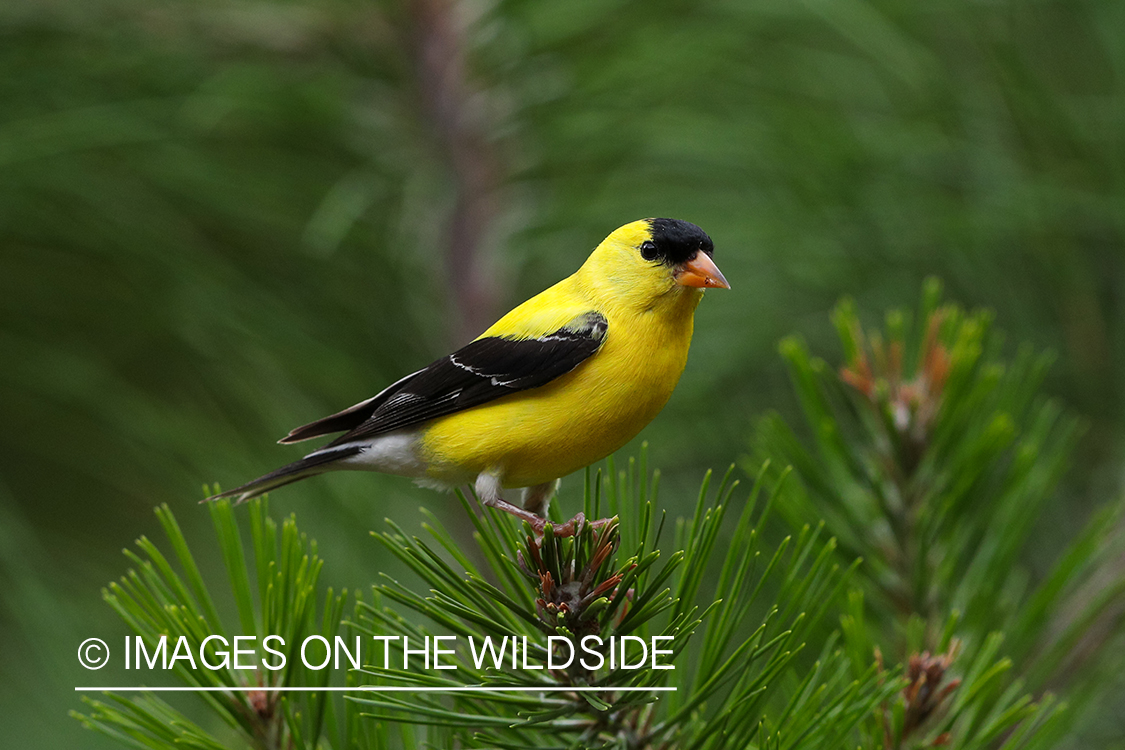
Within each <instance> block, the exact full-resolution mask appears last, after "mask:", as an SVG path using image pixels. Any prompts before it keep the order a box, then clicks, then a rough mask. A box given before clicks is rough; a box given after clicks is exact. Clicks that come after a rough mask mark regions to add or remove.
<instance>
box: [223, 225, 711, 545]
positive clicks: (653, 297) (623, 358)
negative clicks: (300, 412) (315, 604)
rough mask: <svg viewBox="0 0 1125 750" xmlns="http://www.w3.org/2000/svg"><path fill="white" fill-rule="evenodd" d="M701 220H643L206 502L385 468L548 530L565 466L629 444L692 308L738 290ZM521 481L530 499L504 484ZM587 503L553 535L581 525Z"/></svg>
mask: <svg viewBox="0 0 1125 750" xmlns="http://www.w3.org/2000/svg"><path fill="white" fill-rule="evenodd" d="M713 255H714V243H713V242H712V240H711V238H710V237H709V236H708V235H707V233H706V232H704V231H703V230H702V229H700V228H699V227H698V226H696V225H695V224H692V223H690V222H687V221H681V220H678V219H666V218H653V219H642V220H639V221H634V222H631V223H629V224H626V225H624V226H622V227H620V228H618V229H616V230H615V231H613V232H612V233H611V234H610V235H609V236H608V237H606V238H605V240H603V241H602V242H601V243H600V244H599V245H598V246H597V247H596V248H595V249H594V251H593V252H592V253H591V254H590V255H589V257H588V258H587V259H586V261H585V262H584V263H583V264H582V266H581V267H580V268H579V269H578V271H576V272H575V273H574V274H572V275H571V276H569V277H567V278H565V279H563V280H562V281H560V282H558V283H557V284H555V285H554V286H552V287H550V288H548V289H546V290H545V291H543V292H541V293H539V294H537V295H536V296H534V297H532V298H531V299H529V300H527V301H526V302H524V303H523V304H521V305H519V306H517V307H516V308H514V309H513V310H512V311H511V312H509V313H508V314H506V315H504V316H503V317H502V318H500V320H498V321H497V322H496V323H495V324H494V325H492V326H491V327H490V328H489V329H488V330H486V331H485V332H484V333H482V334H481V335H480V336H479V337H478V338H476V339H475V340H473V341H471V342H470V343H468V344H467V345H465V346H464V347H462V348H460V349H458V350H457V351H455V352H453V353H452V354H450V355H448V356H446V357H442V358H441V359H438V360H436V361H434V362H432V363H431V364H429V365H427V366H426V367H423V368H422V369H420V370H418V371H417V372H413V373H411V374H409V375H407V376H406V377H404V378H402V379H400V380H398V381H396V382H394V383H392V384H391V385H389V386H388V387H386V388H384V389H383V390H382V391H380V392H379V393H377V394H376V395H374V396H372V397H371V398H369V399H367V400H366V401H361V402H360V403H358V404H356V405H354V406H351V407H349V408H347V409H344V410H343V411H340V412H337V413H336V414H332V415H330V416H327V417H324V418H322V419H318V420H316V421H315V422H311V423H309V424H306V425H304V426H302V427H298V428H296V429H294V430H292V431H291V432H290V433H289V434H288V435H286V436H285V437H283V438H282V439H281V440H279V441H278V442H279V443H282V444H289V443H296V442H300V441H303V440H309V439H311V438H318V437H324V436H328V435H336V434H337V433H342V434H339V436H338V437H336V438H335V439H333V440H332V441H331V442H329V443H327V444H326V445H324V446H323V447H322V448H319V449H317V450H314V451H312V452H311V453H309V454H308V455H306V456H305V457H304V458H301V459H300V460H298V461H294V462H293V463H290V464H288V465H286V466H283V467H281V468H280V469H277V470H275V471H271V472H270V473H268V474H265V475H264V476H261V477H258V478H257V479H254V480H253V481H250V482H247V483H246V484H243V485H241V486H239V487H235V488H234V489H232V490H227V491H226V492H222V493H219V494H217V495H214V496H213V497H211V498H208V499H209V500H213V499H218V498H235V501H236V502H243V501H246V500H249V499H250V498H253V497H256V496H258V495H261V494H263V493H265V492H268V491H271V490H275V489H277V488H279V487H282V486H284V485H288V484H291V483H293V482H296V481H298V480H301V479H305V478H307V477H310V476H314V475H317V474H322V473H325V472H329V471H337V470H366V471H377V472H382V473H385V474H393V475H399V476H405V477H410V478H413V479H414V480H415V481H416V482H418V483H419V484H421V485H423V486H427V487H431V488H434V489H440V490H451V489H453V488H455V487H458V486H463V485H471V486H473V488H474V489H475V491H476V494H477V497H478V498H479V499H480V501H481V502H483V503H484V504H485V505H487V506H491V507H494V508H497V509H500V510H503V511H506V512H508V513H511V514H512V515H514V516H516V517H517V518H521V519H523V520H525V521H527V522H528V523H530V524H531V526H532V527H533V528H534V529H535V531H536V532H537V533H540V534H542V533H543V529H544V527H545V524H546V521H545V518H546V515H547V507H548V503H549V501H550V499H551V497H552V495H553V494H554V493H555V491H556V489H557V486H558V481H559V479H560V478H561V477H563V476H565V475H567V474H570V473H572V472H574V471H578V470H579V469H582V468H584V467H586V466H589V465H590V464H593V463H596V462H598V461H600V460H602V459H603V458H605V457H606V456H608V455H610V454H611V453H613V452H614V451H616V450H618V449H619V448H621V447H623V446H624V445H625V444H626V443H627V442H629V440H631V439H632V438H633V437H634V436H636V435H637V433H639V432H640V431H641V430H642V429H643V428H644V427H645V426H646V425H647V424H648V423H649V422H651V421H652V420H653V418H655V417H656V415H657V414H658V413H659V412H660V411H661V409H663V407H664V405H665V404H666V403H667V401H668V399H669V398H670V397H671V395H672V391H673V389H674V388H675V387H676V384H677V382H678V381H679V379H680V375H681V374H682V373H683V370H684V367H685V365H686V363H687V357H688V348H689V346H690V344H691V338H692V330H693V325H694V314H695V309H696V306H697V305H698V304H699V302H700V300H701V299H702V298H703V295H704V290H706V289H708V288H723V289H730V284H729V283H727V280H726V279H725V278H724V277H723V274H722V272H720V271H719V268H718V266H717V265H715V261H714V260H713ZM517 488H523V497H522V505H516V504H515V503H513V502H510V501H508V500H506V499H505V498H504V490H507V489H517ZM584 522H585V519H584V518H583V517H582V515H581V514H578V515H577V516H575V517H574V518H573V519H571V521H569V522H568V523H567V524H563V525H562V526H560V527H559V528H558V529H556V530H555V533H556V534H557V535H560V536H564V535H566V534H569V533H574V530H575V529H576V528H577V527H578V526H579V525H580V524H581V523H584Z"/></svg>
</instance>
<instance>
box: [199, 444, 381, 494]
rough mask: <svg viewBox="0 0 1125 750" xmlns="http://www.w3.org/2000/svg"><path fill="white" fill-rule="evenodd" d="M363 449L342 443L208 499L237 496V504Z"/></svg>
mask: <svg viewBox="0 0 1125 750" xmlns="http://www.w3.org/2000/svg"><path fill="white" fill-rule="evenodd" d="M362 451H363V447H362V446H359V445H341V446H339V447H338V448H333V449H329V450H323V451H317V452H315V453H310V454H309V455H307V456H305V457H304V458H302V459H301V460H300V461H294V462H293V463H291V464H287V465H285V466H282V467H281V468H280V469H277V470H276V471H271V472H270V473H269V474H266V475H264V476H260V477H258V478H257V479H255V480H253V481H250V482H247V483H246V484H244V485H242V486H241V487H235V488H234V489H233V490H227V491H226V492H220V493H219V494H218V495H212V496H211V497H209V498H207V500H218V499H219V498H221V497H236V498H237V499H236V500H235V503H236V504H237V503H243V502H246V501H247V500H249V499H250V498H252V497H257V496H258V495H262V494H265V493H266V492H269V491H270V490H275V489H277V488H278V487H284V486H285V485H287V484H292V483H293V482H296V481H297V480H299V479H304V478H305V477H311V476H315V475H317V474H321V473H323V472H325V471H328V469H329V468H330V467H331V464H333V463H335V462H336V461H339V460H340V459H344V458H349V457H351V456H354V455H356V454H357V453H361V452H362Z"/></svg>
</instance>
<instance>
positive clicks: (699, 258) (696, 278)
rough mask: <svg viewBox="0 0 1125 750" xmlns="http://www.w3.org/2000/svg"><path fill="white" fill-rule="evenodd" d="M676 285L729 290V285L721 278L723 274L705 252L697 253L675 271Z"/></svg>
mask: <svg viewBox="0 0 1125 750" xmlns="http://www.w3.org/2000/svg"><path fill="white" fill-rule="evenodd" d="M675 277H676V283H677V284H679V285H680V286H696V287H703V288H709V287H718V288H719V289H730V284H728V283H727V280H726V279H725V278H723V272H722V271H720V270H719V267H718V266H716V265H715V261H713V260H711V256H710V255H708V254H707V253H705V252H702V251H700V252H697V253H696V254H695V257H694V258H692V259H691V260H689V261H688V262H687V263H684V264H683V265H682V266H680V267H679V268H677V269H676V272H675Z"/></svg>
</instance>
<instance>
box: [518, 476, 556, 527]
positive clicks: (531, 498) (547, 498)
mask: <svg viewBox="0 0 1125 750" xmlns="http://www.w3.org/2000/svg"><path fill="white" fill-rule="evenodd" d="M558 487H559V480H557V479H556V480H555V481H553V482H544V483H543V484H537V485H535V486H534V487H528V488H526V489H524V491H523V509H524V510H526V511H530V512H532V513H534V514H535V515H537V516H542V517H543V518H546V517H547V505H548V503H550V502H551V497H553V496H554V494H555V490H556V489H558Z"/></svg>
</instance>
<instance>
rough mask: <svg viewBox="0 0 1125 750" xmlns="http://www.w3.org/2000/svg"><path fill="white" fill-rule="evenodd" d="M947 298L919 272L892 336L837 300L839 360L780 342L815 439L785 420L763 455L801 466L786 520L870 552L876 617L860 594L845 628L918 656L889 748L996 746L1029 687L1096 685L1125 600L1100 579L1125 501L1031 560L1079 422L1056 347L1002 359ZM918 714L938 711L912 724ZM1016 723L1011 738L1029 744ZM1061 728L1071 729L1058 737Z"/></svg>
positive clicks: (766, 433) (978, 319)
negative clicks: (1058, 392)
mask: <svg viewBox="0 0 1125 750" xmlns="http://www.w3.org/2000/svg"><path fill="white" fill-rule="evenodd" d="M940 296H941V288H940V285H939V284H938V283H937V282H936V281H930V282H927V284H926V287H925V289H924V291H923V300H922V304H921V307H920V309H919V311H918V314H917V318H916V320H917V322H916V323H914V324H912V323H911V320H910V316H909V315H908V314H906V313H904V312H902V311H892V312H890V313H889V314H888V315H887V318H886V326H885V329H883V330H877V329H876V330H870V331H866V332H865V331H864V329H863V327H862V326H861V324H860V322H859V317H858V314H857V312H856V309H855V306H854V304H853V303H852V302H851V301H849V300H845V301H844V302H842V303H841V304H840V305H839V306H838V307H837V308H836V311H835V313H834V315H833V322H834V323H835V325H836V328H837V331H838V333H839V336H840V340H841V343H842V345H843V350H844V362H845V363H844V365H843V366H842V367H841V368H840V369H839V371H836V370H834V369H833V368H831V367H829V366H828V365H826V364H825V362H824V361H823V360H820V359H816V358H812V357H810V355H809V354H808V352H807V350H806V348H805V347H804V345H803V344H802V342H801V341H800V339H798V338H790V339H787V340H785V341H784V342H783V344H782V346H781V351H782V353H783V355H784V356H785V358H786V360H787V362H788V364H789V367H790V373H791V375H792V379H793V382H794V384H795V386H796V389H797V393H798V396H799V398H800V402H801V408H802V411H803V412H804V417H805V423H806V432H807V434H808V436H809V437H808V439H806V440H803V441H802V440H801V439H800V438H798V436H797V435H796V434H795V433H794V432H793V430H791V429H790V428H789V427H788V426H787V425H786V424H785V423H784V421H783V420H782V419H780V418H779V417H777V416H771V417H767V418H766V419H764V420H763V421H762V422H761V425H760V430H759V440H758V452H759V456H760V457H762V458H767V457H768V459H769V460H771V461H775V462H780V463H782V464H792V465H793V466H794V467H795V469H796V474H797V477H798V480H797V481H794V482H790V483H788V484H787V485H786V488H785V490H784V491H783V494H782V497H781V498H779V502H778V507H779V508H780V509H781V513H782V515H784V516H785V517H786V519H787V521H788V522H789V523H790V524H791V525H800V524H804V523H807V522H808V520H809V519H819V518H824V519H826V521H827V526H828V529H829V531H830V532H831V533H833V534H836V535H837V536H838V538H839V540H840V554H841V556H842V559H851V558H853V557H855V556H862V557H863V558H864V561H865V563H864V566H863V568H862V571H863V574H862V575H860V576H859V577H858V579H857V580H858V582H859V583H860V584H861V585H862V586H863V590H864V591H865V592H866V593H867V595H868V597H867V605H868V606H867V607H866V609H868V610H869V612H868V613H867V614H866V615H865V605H864V600H863V598H862V597H861V596H860V594H859V593H858V592H857V593H856V594H855V595H853V597H852V600H851V604H850V607H849V612H848V613H847V614H846V616H845V618H844V621H843V624H844V632H845V636H846V639H847V640H850V641H853V642H855V643H859V644H862V645H863V648H864V649H866V650H868V651H870V650H872V649H874V650H880V649H882V650H886V653H889V654H892V655H894V658H895V659H896V660H899V659H901V660H903V661H904V662H906V661H909V662H910V665H909V667H908V676H911V675H913V676H911V680H912V683H913V684H915V685H917V688H916V690H915V691H907V692H906V693H904V696H903V698H902V700H901V701H900V703H897V704H896V705H895V706H894V707H893V709H889V710H888V716H887V717H886V720H885V721H886V724H887V726H888V727H889V728H888V735H887V740H886V742H885V743H884V744H885V745H886V746H887V747H900V746H903V745H902V744H901V743H902V742H907V741H917V742H923V743H925V742H933V741H935V740H937V739H938V738H941V737H943V736H946V734H947V733H948V734H949V736H952V737H953V738H954V740H955V741H956V742H957V743H958V745H957V746H958V747H961V746H964V747H987V746H990V745H989V743H992V742H994V741H996V740H998V739H1002V738H1004V734H1003V732H1004V731H1005V730H1004V729H1003V725H1004V723H1005V722H1006V721H1007V720H1009V719H1011V718H1013V717H1021V718H1022V717H1025V716H1028V715H1030V714H1031V713H1034V708H1033V706H1032V704H1031V702H1030V701H1031V699H1030V697H1027V696H1023V693H1024V692H1025V691H1027V690H1031V691H1035V692H1038V691H1041V690H1043V689H1044V688H1046V687H1047V686H1049V685H1050V686H1054V687H1056V688H1057V687H1058V686H1060V685H1065V686H1067V688H1068V689H1069V690H1070V691H1071V692H1072V694H1074V695H1082V694H1083V693H1084V692H1088V691H1089V689H1090V687H1091V684H1092V682H1091V681H1092V678H1093V677H1094V675H1095V674H1096V671H1095V670H1094V669H1091V668H1090V667H1091V663H1090V662H1091V660H1100V659H1103V658H1105V657H1106V656H1108V653H1107V652H1106V649H1105V646H1106V644H1107V643H1108V642H1109V640H1110V639H1112V638H1113V637H1114V630H1113V627H1112V623H1113V620H1114V618H1115V617H1116V615H1115V612H1114V610H1115V608H1116V607H1119V606H1120V605H1121V602H1122V601H1123V595H1125V579H1121V578H1120V576H1116V575H1112V576H1111V577H1110V578H1106V577H1105V573H1106V569H1105V565H1106V563H1107V562H1108V561H1110V560H1111V559H1112V557H1113V556H1114V555H1115V554H1119V553H1120V551H1121V544H1120V540H1119V539H1115V538H1114V537H1115V534H1114V532H1115V530H1116V529H1117V528H1119V522H1120V517H1121V510H1122V503H1116V504H1109V505H1107V506H1106V507H1104V508H1103V509H1102V510H1101V511H1100V512H1099V513H1097V514H1096V515H1095V516H1094V518H1093V519H1091V522H1090V524H1089V526H1088V529H1087V531H1086V532H1085V533H1083V534H1082V535H1081V536H1080V537H1079V538H1078V539H1077V540H1075V541H1074V542H1073V543H1072V545H1071V546H1070V548H1069V549H1068V550H1067V551H1065V552H1064V553H1063V555H1062V556H1061V557H1060V558H1059V560H1058V561H1057V562H1056V564H1055V565H1053V566H1052V567H1051V568H1050V570H1049V571H1047V572H1046V573H1045V574H1042V575H1040V576H1035V575H1034V574H1033V573H1032V572H1031V571H1030V570H1028V568H1027V566H1026V561H1027V559H1028V556H1029V552H1030V551H1031V550H1032V548H1033V547H1034V545H1035V544H1036V539H1037V536H1036V535H1037V533H1038V532H1041V529H1040V528H1038V527H1037V525H1036V521H1037V520H1038V519H1039V518H1041V517H1042V515H1043V513H1044V511H1045V509H1046V508H1047V506H1048V503H1050V502H1051V500H1052V499H1053V498H1055V497H1056V488H1057V485H1058V482H1059V480H1060V478H1061V476H1062V474H1063V472H1064V470H1065V469H1066V468H1067V465H1068V461H1069V458H1070V456H1071V454H1072V452H1073V450H1074V446H1075V442H1076V437H1077V432H1078V429H1077V420H1076V419H1075V418H1074V417H1073V416H1071V415H1068V414H1066V413H1065V412H1064V411H1063V410H1062V409H1061V408H1060V407H1059V406H1058V405H1057V404H1055V403H1054V402H1052V401H1050V400H1047V399H1044V398H1043V397H1042V396H1040V395H1039V390H1040V385H1041V383H1042V379H1043V377H1044V374H1045V372H1046V369H1047V365H1048V363H1049V361H1050V360H1049V358H1048V357H1046V356H1043V355H1035V354H1033V353H1032V351H1031V350H1030V349H1029V348H1028V347H1026V346H1025V347H1022V348H1021V349H1020V350H1019V353H1018V355H1017V356H1016V358H1015V360H1014V361H1012V362H1010V363H1005V362H1003V360H1002V359H1001V358H1000V354H999V347H1000V341H999V339H998V337H996V336H993V335H990V333H989V322H990V316H989V315H988V314H987V313H984V312H976V313H966V312H964V311H963V310H961V309H960V308H959V307H958V306H956V305H954V304H941V301H940ZM1099 576H1100V577H1101V580H1099ZM1079 642H1082V643H1083V648H1082V649H1081V650H1078V649H1077V644H1078V643H1079ZM858 666H863V664H862V663H861V664H859V665H858ZM950 670H952V671H954V672H956V673H958V674H960V675H963V676H962V677H961V682H960V686H959V687H957V686H956V685H954V686H953V687H952V688H950V689H949V691H948V692H944V693H939V686H940V684H941V682H942V680H943V679H944V680H945V684H946V686H949V684H950V682H949V680H950V678H949V675H947V674H946V673H947V671H950ZM927 672H929V674H928V677H927V676H925V673H927ZM941 689H944V688H941ZM915 692H917V693H918V695H915ZM935 696H940V697H938V698H935ZM968 696H972V698H969V697H968ZM927 700H929V701H931V702H932V705H929V706H928V707H927V708H925V709H924V710H923V708H922V707H921V706H920V704H919V702H923V703H924V702H926V701H927ZM1052 700H1053V699H1052V698H1050V696H1047V697H1045V698H1044V700H1043V703H1044V706H1043V708H1042V710H1040V711H1039V715H1040V716H1041V717H1049V716H1050V715H1051V713H1052V712H1051V711H1049V710H1046V706H1049V705H1050V704H1051V702H1052ZM943 701H944V702H946V703H947V705H945V706H940V705H939V704H941V703H943ZM939 707H940V708H942V709H943V710H942V711H938V708H939ZM911 710H914V712H915V714H921V715H923V716H924V715H928V714H930V713H939V714H942V716H941V717H940V718H938V719H935V720H933V721H930V722H929V723H928V724H926V725H925V726H924V727H922V728H921V729H920V725H921V724H923V723H925V722H924V719H923V720H922V721H917V720H915V721H913V723H912V722H911V720H910V718H909V714H910V712H911ZM1074 713H1075V712H1071V714H1072V715H1073V714H1074ZM904 716H905V717H906V718H904ZM1024 721H1025V724H1024V725H1023V726H1024V727H1025V728H1024V729H1021V731H1020V732H1017V733H1015V734H1012V735H1011V736H1009V737H1007V742H1008V743H1014V742H1016V741H1017V740H1021V741H1022V740H1024V739H1027V738H1028V736H1029V734H1028V730H1026V726H1028V724H1027V720H1026V719H1024ZM1063 726H1072V725H1071V724H1064V725H1059V727H1057V728H1056V731H1060V732H1061V731H1062V727H1063ZM923 730H924V731H923ZM916 732H917V734H919V735H921V736H919V737H915V738H911V737H910V735H911V734H913V733H916ZM1042 736H1045V735H1041V737H1042ZM1012 746H1015V745H1012Z"/></svg>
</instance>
